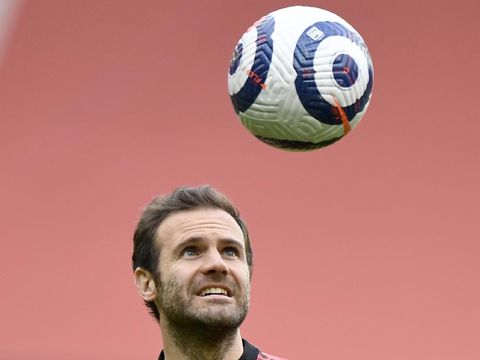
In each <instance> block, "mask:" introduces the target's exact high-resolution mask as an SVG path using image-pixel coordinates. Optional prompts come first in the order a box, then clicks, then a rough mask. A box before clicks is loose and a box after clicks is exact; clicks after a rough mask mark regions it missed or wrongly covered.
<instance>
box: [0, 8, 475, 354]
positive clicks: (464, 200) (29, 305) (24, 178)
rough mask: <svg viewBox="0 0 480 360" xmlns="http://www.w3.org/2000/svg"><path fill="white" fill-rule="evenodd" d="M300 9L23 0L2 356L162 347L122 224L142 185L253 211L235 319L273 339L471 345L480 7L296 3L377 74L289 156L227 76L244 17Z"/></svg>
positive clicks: (257, 337)
mask: <svg viewBox="0 0 480 360" xmlns="http://www.w3.org/2000/svg"><path fill="white" fill-rule="evenodd" d="M4 1H6V0H4ZM294 4H295V3H293V2H291V1H278V0H275V1H273V0H263V1H253V0H245V1H220V0H210V1H186V0H181V1H166V0H163V1H153V0H151V1H150V0H149V1H147V0H139V1H133V0H131V1H126V0H121V1H120V0H110V1H108V0H95V1H94V0H89V1H80V0H76V1H74V0H71V1H62V0H43V1H32V0H30V1H23V2H20V3H19V6H18V8H17V12H16V17H15V21H14V22H13V23H12V24H13V26H12V27H11V32H10V36H9V37H8V43H5V46H6V47H5V52H4V54H3V55H4V56H3V59H2V63H1V65H2V66H1V69H0V114H1V118H0V236H1V239H0V240H1V252H0V264H1V266H2V272H1V275H0V276H1V296H0V319H1V320H0V358H1V359H8V360H20V359H22V360H23V359H27V358H35V359H39V360H43V359H44V360H47V359H48V360H60V359H62V360H64V359H69V360H77V359H79V360H80V359H91V360H96V359H98V360H100V359H101V360H105V359H112V360H113V359H115V360H127V359H155V358H156V356H157V355H158V352H159V350H160V349H161V347H162V345H161V337H160V332H159V329H158V328H157V325H156V324H155V323H154V321H153V320H151V319H150V317H149V316H148V315H147V312H146V309H144V307H143V304H142V302H141V299H140V298H139V297H138V295H137V292H136V289H135V287H134V285H133V276H132V272H131V269H130V256H131V241H132V240H131V238H132V233H133V229H134V226H135V224H136V220H137V219H138V217H139V214H140V210H141V208H142V207H143V206H144V205H145V204H146V203H147V202H148V201H149V200H150V199H151V198H152V197H153V196H154V195H156V194H159V193H165V192H167V191H170V190H172V189H173V188H174V187H176V186H178V185H197V184H202V183H210V184H212V185H214V186H216V187H218V188H219V189H220V190H222V191H223V192H225V193H226V194H227V195H229V196H230V197H231V198H232V199H233V200H234V202H236V203H237V205H238V206H239V208H240V210H241V212H242V214H243V217H244V218H245V219H246V220H247V223H248V224H249V227H250V231H251V236H252V241H253V244H254V250H255V261H256V263H255V268H254V276H253V292H252V306H251V311H250V314H249V317H248V319H247V321H246V323H245V324H244V326H243V327H242V334H243V336H244V337H246V338H247V339H249V340H250V341H251V342H253V343H255V344H257V345H259V346H260V347H262V348H263V349H264V350H265V351H267V352H271V353H274V354H278V355H281V356H284V357H288V358H289V359H291V360H295V359H302V358H309V359H329V360H349V359H351V360H385V359H389V360H405V359H409V360H429V359H431V360H447V359H448V360H452V359H454V360H477V359H479V358H480V343H479V341H478V339H479V333H480V288H479V286H480V264H479V260H478V259H479V251H480V245H479V241H478V238H479V237H478V233H479V230H480V229H479V221H478V218H479V213H480V205H479V200H480V196H479V189H478V185H479V182H480V170H479V157H480V156H479V155H480V146H479V143H478V132H479V131H480V123H479V121H478V116H476V115H477V114H476V111H477V110H478V104H479V102H478V83H479V77H478V64H479V63H480V56H479V54H480V50H479V47H478V33H479V31H480V26H479V23H478V18H477V17H478V14H479V13H480V5H479V3H478V2H477V1H474V0H471V1H470V0H459V1H456V2H451V1H436V2H427V1H423V2H422V1H418V0H415V1H413V0H407V1H402V2H400V1H396V2H393V1H377V0H364V1H361V0H360V1H358V0H357V1H338V0H335V1H334V0H325V1H304V2H303V4H304V5H312V6H317V7H322V8H325V9H327V10H330V11H333V12H335V13H337V14H339V15H340V16H342V17H344V18H345V19H346V20H347V21H349V22H350V23H351V24H352V25H353V26H354V27H355V28H357V30H359V32H360V33H361V34H362V36H363V37H364V39H365V40H366V42H367V45H368V47H369V49H370V52H371V55H372V59H373V62H374V67H375V83H374V91H373V98H372V103H371V106H370V108H369V110H368V111H367V114H366V115H365V117H364V118H363V120H362V122H361V123H360V124H359V126H358V127H357V128H356V129H355V130H354V131H353V132H352V133H351V134H350V135H349V136H347V137H346V138H345V139H343V140H342V141H340V142H339V143H337V144H334V145H332V146H330V147H328V148H325V149H322V150H318V151H314V152H310V153H288V152H283V151H279V150H276V149H273V148H270V147H268V146H266V145H264V144H263V143H261V142H259V141H258V140H256V139H255V138H254V137H253V136H251V135H249V134H248V133H247V132H246V131H245V130H244V129H243V127H242V126H241V124H240V122H239V121H238V120H237V118H236V115H235V114H234V112H233V109H232V106H231V104H230V100H229V97H228V94H227V85H226V74H227V70H228V66H229V61H230V56H231V54H232V51H233V49H234V47H235V45H236V43H237V41H238V39H239V38H240V36H241V35H242V33H243V32H244V31H245V30H246V29H247V28H248V26H250V25H251V24H252V23H253V22H254V21H255V20H257V19H258V18H260V17H261V16H263V15H265V14H266V13H268V12H270V11H273V10H275V9H277V8H281V7H285V6H289V5H294ZM4 41H5V39H4ZM475 219H476V220H475Z"/></svg>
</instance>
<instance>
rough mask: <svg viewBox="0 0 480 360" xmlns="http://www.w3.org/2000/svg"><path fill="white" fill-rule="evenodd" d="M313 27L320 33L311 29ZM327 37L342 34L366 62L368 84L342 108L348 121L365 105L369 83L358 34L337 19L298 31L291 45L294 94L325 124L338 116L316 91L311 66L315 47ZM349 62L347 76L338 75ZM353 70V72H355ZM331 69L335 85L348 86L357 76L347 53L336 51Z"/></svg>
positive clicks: (370, 69)
mask: <svg viewBox="0 0 480 360" xmlns="http://www.w3.org/2000/svg"><path fill="white" fill-rule="evenodd" d="M315 28H317V29H318V30H320V31H321V33H320V32H317V33H315V32H313V35H314V36H312V30H315ZM330 36H343V37H345V38H347V39H349V40H351V41H352V42H354V43H355V44H356V45H357V46H359V47H360V48H361V49H362V50H363V52H364V53H365V54H366V56H367V61H368V75H369V76H368V84H367V86H366V89H365V91H364V93H363V94H362V96H361V97H360V98H359V99H358V100H357V101H356V102H355V103H353V104H352V105H349V106H345V107H343V110H344V111H345V114H346V115H347V118H348V120H349V121H351V120H352V119H353V118H354V117H355V115H356V114H357V113H359V112H361V111H362V110H363V109H364V108H365V106H366V105H367V104H368V101H369V99H370V94H371V92H372V86H373V66H372V63H371V60H370V57H369V56H368V50H367V48H366V45H365V43H364V42H363V40H362V39H361V37H360V36H359V35H358V34H356V33H355V32H352V31H350V30H349V29H347V28H346V27H345V26H343V25H342V24H340V23H337V22H331V21H321V22H317V23H315V24H313V25H311V26H309V27H308V28H307V29H305V31H304V32H303V33H302V35H301V36H300V38H299V39H298V42H297V45H296V47H295V53H294V59H293V66H294V68H295V71H296V73H297V77H296V79H295V87H296V90H297V94H298V97H299V99H300V101H301V102H302V104H303V106H304V107H305V110H306V111H307V112H308V113H309V114H310V115H311V116H312V117H313V118H315V119H317V120H319V121H321V122H322V123H325V124H328V125H339V124H341V123H342V122H341V119H340V118H339V117H338V116H335V115H336V114H337V111H336V109H335V107H334V106H332V105H331V104H330V103H329V102H328V101H326V100H325V99H324V98H323V97H322V94H320V92H319V90H318V87H317V84H316V82H315V69H314V64H313V62H314V58H315V53H316V51H317V48H318V46H319V45H320V44H321V43H322V41H324V40H325V39H327V38H328V37H330ZM346 64H349V66H350V68H349V69H350V70H353V71H352V73H350V74H349V75H347V74H342V73H341V72H343V69H344V68H345V67H346V66H347V65H346ZM355 71H357V73H355ZM332 72H333V73H334V78H335V81H336V82H337V84H338V85H339V86H341V87H345V88H347V87H350V86H352V85H353V84H354V83H355V82H356V80H357V77H358V66H357V64H356V62H355V60H354V59H353V58H352V57H351V56H349V55H348V54H340V55H339V56H337V57H336V58H335V60H334V63H333V66H332Z"/></svg>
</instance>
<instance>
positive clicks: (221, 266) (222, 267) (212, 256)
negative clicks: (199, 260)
mask: <svg viewBox="0 0 480 360" xmlns="http://www.w3.org/2000/svg"><path fill="white" fill-rule="evenodd" d="M201 271H202V273H203V274H205V275H207V274H222V275H227V274H228V273H229V269H228V265H227V263H226V262H225V260H224V259H223V257H222V255H221V254H220V253H219V252H218V250H217V249H212V250H211V251H209V252H208V253H207V256H205V257H204V263H203V264H202V269H201Z"/></svg>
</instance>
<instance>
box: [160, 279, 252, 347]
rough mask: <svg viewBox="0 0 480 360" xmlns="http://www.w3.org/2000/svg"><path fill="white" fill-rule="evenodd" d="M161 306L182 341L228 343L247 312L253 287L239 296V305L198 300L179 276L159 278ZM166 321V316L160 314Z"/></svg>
mask: <svg viewBox="0 0 480 360" xmlns="http://www.w3.org/2000/svg"><path fill="white" fill-rule="evenodd" d="M157 284H158V295H159V310H160V312H161V314H162V315H161V316H164V317H165V318H166V319H165V320H166V323H167V324H168V325H167V326H168V328H169V331H170V332H171V333H172V335H174V338H175V339H176V340H178V341H179V342H180V343H192V342H196V341H198V342H199V343H201V344H203V345H208V343H209V342H210V343H211V344H212V345H215V344H219V343H223V344H224V345H225V346H228V343H229V341H230V340H232V341H233V338H234V336H235V335H236V332H237V330H238V329H239V327H240V325H241V324H242V322H243V321H244V320H245V317H246V316H247V312H248V307H249V300H250V292H249V288H248V286H247V288H246V289H245V291H244V292H243V293H242V294H241V295H240V296H238V297H236V302H237V304H236V306H235V307H234V308H232V306H231V305H222V304H213V305H212V306H210V305H207V304H204V305H203V306H202V305H199V304H198V302H197V303H196V302H195V300H197V299H195V295H191V296H192V298H185V296H183V295H182V294H183V292H182V288H183V287H182V285H181V284H180V283H179V282H177V281H176V280H175V279H168V280H167V281H161V279H158V282H157ZM160 321H162V318H160ZM182 339H183V340H182Z"/></svg>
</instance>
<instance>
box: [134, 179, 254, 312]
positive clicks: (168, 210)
mask: <svg viewBox="0 0 480 360" xmlns="http://www.w3.org/2000/svg"><path fill="white" fill-rule="evenodd" d="M197 208H213V209H220V210H223V211H225V212H226V213H228V214H229V215H230V216H232V217H233V218H234V219H235V221H236V222H237V224H238V225H239V226H240V229H241V230H242V233H243V236H244V240H245V252H246V256H247V264H248V267H249V269H250V274H251V273H252V267H253V252H252V247H251V244H250V238H249V235H248V229H247V225H246V224H245V222H244V221H243V219H242V218H241V217H240V213H239V211H238V209H237V208H236V207H235V205H233V203H232V202H231V201H230V200H229V199H228V198H227V197H226V196H225V195H224V194H222V193H221V192H219V191H217V190H216V189H214V188H213V187H212V186H210V185H202V186H199V187H179V188H177V189H175V190H174V191H173V192H171V193H169V194H166V195H161V196H157V197H156V198H154V199H153V200H152V201H151V202H150V203H149V204H148V205H147V206H146V207H145V209H144V210H143V213H142V215H141V217H140V220H139V221H138V224H137V228H136V230H135V234H134V235H133V254H132V268H133V271H135V269H136V268H138V267H141V268H143V269H145V270H147V271H149V272H150V273H151V274H153V275H154V276H155V277H156V278H159V275H160V274H158V272H157V269H158V258H159V255H160V249H158V248H157V247H156V246H155V234H156V232H157V229H158V227H159V226H160V224H161V223H162V222H163V221H164V220H165V219H166V218H167V217H168V216H169V215H171V214H172V213H175V212H179V211H183V210H190V209H197ZM145 305H146V306H147V307H148V308H149V309H150V313H151V314H152V315H153V316H154V317H155V319H157V321H158V320H159V319H160V313H159V311H158V309H157V306H156V305H155V303H154V302H153V301H145Z"/></svg>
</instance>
